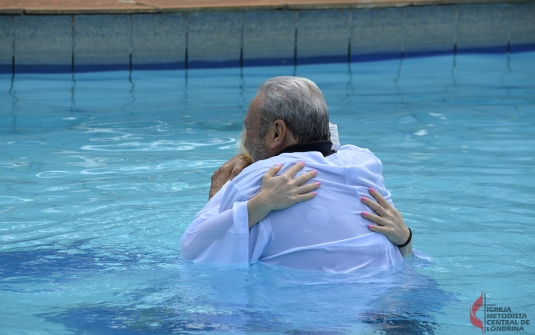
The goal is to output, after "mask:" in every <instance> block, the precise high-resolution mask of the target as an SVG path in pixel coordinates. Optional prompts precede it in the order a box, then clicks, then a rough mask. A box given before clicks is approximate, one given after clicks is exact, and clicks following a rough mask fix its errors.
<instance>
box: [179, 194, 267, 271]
mask: <svg viewBox="0 0 535 335" xmlns="http://www.w3.org/2000/svg"><path fill="white" fill-rule="evenodd" d="M231 188H232V186H231ZM232 194H236V192H232V191H231V192H227V191H226V190H224V189H222V190H221V191H220V192H218V193H217V194H216V195H215V196H214V197H213V198H212V199H210V201H209V202H208V203H207V204H206V205H205V206H204V208H203V209H202V210H201V211H200V212H199V213H198V214H197V215H196V216H195V219H194V221H193V222H192V223H191V224H190V226H189V227H188V228H187V229H186V231H185V232H184V234H183V235H182V238H181V239H180V252H181V254H182V258H183V259H185V260H192V261H193V262H196V263H216V264H234V265H249V264H250V263H254V262H256V261H258V258H259V257H260V255H261V253H262V251H263V250H264V248H265V244H266V243H267V241H268V234H267V232H266V228H265V227H264V224H263V223H262V222H261V223H259V224H257V225H255V226H254V227H253V228H252V229H251V231H249V212H248V210H247V203H248V200H247V201H235V202H232V204H231V208H229V209H226V210H222V209H221V207H222V206H220V203H225V202H230V200H229V199H226V198H227V197H228V196H229V195H232ZM260 225H261V226H260Z"/></svg>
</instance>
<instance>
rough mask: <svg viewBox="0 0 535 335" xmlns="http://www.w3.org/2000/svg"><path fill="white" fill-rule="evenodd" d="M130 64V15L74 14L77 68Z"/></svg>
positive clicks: (128, 65) (117, 68) (116, 67)
mask: <svg viewBox="0 0 535 335" xmlns="http://www.w3.org/2000/svg"><path fill="white" fill-rule="evenodd" d="M129 67H130V15H78V16H75V18H74V71H75V72H80V71H82V72H83V71H90V70H95V69H97V70H125V69H128V68H129Z"/></svg>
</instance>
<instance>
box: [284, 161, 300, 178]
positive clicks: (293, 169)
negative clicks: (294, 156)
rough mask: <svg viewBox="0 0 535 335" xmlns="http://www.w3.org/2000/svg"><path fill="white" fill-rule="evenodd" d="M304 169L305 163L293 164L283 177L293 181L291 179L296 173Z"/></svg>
mask: <svg viewBox="0 0 535 335" xmlns="http://www.w3.org/2000/svg"><path fill="white" fill-rule="evenodd" d="M304 167H305V162H300V163H297V164H294V165H292V166H291V167H290V168H289V169H288V171H286V172H285V173H284V176H286V177H288V178H290V179H293V177H295V175H296V174H297V172H299V171H301V169H302V168H304Z"/></svg>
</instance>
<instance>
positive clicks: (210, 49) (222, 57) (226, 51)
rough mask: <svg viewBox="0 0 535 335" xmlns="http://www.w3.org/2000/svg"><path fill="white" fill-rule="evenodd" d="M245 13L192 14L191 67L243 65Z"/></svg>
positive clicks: (188, 42)
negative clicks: (242, 44)
mask: <svg viewBox="0 0 535 335" xmlns="http://www.w3.org/2000/svg"><path fill="white" fill-rule="evenodd" d="M241 32H242V14H241V13H240V12H235V11H202V12H192V13H190V14H189V15H188V40H187V49H188V50H187V62H188V64H187V67H188V68H197V67H211V66H239V65H240V53H241V40H242V38H241Z"/></svg>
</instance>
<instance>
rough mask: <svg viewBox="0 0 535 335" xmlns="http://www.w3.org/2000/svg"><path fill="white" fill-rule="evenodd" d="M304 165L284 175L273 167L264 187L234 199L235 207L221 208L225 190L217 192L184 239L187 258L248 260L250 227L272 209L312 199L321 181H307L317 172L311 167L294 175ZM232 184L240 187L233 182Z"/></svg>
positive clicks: (218, 261)
mask: <svg viewBox="0 0 535 335" xmlns="http://www.w3.org/2000/svg"><path fill="white" fill-rule="evenodd" d="M303 167H304V163H299V164H295V165H294V166H292V167H290V168H289V169H288V171H286V172H285V173H283V174H282V175H280V176H275V175H276V174H277V173H278V172H279V171H280V170H281V168H282V165H280V164H279V165H277V166H274V167H272V168H270V169H269V170H268V171H267V172H266V174H265V175H264V177H263V178H262V186H261V188H260V191H259V192H258V193H257V194H256V195H255V196H253V197H252V198H251V199H250V200H248V201H243V202H234V203H233V204H232V208H230V209H227V210H225V211H222V212H219V206H218V205H219V204H220V203H221V202H222V200H223V199H222V198H223V196H224V195H223V194H222V193H221V192H219V193H217V194H216V195H215V196H214V197H213V198H212V199H211V200H210V201H209V202H208V203H207V204H206V206H205V207H204V208H203V210H202V211H201V212H200V213H199V214H197V216H196V217H195V220H194V221H193V223H192V224H191V225H190V226H189V227H188V229H187V230H186V231H185V232H184V235H182V238H181V239H180V250H181V253H182V257H183V258H184V259H190V260H195V261H199V262H206V263H242V264H243V263H248V262H249V260H248V257H249V229H251V228H252V227H254V226H255V225H256V224H257V223H258V222H259V221H261V220H262V219H263V218H265V217H266V216H267V215H268V214H269V213H270V212H271V211H273V210H278V209H283V208H287V207H290V206H292V205H293V204H295V203H298V202H302V201H306V200H309V199H312V198H313V197H314V196H315V193H309V192H310V191H312V190H315V189H317V188H318V187H319V183H310V184H305V183H306V182H307V181H309V180H310V179H312V178H313V177H315V176H316V173H315V171H309V172H306V173H303V174H302V175H300V176H298V177H296V178H294V176H295V174H296V173H297V172H298V171H299V170H301V169H302V168H303ZM229 187H236V186H235V185H233V184H231V185H230V186H229Z"/></svg>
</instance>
